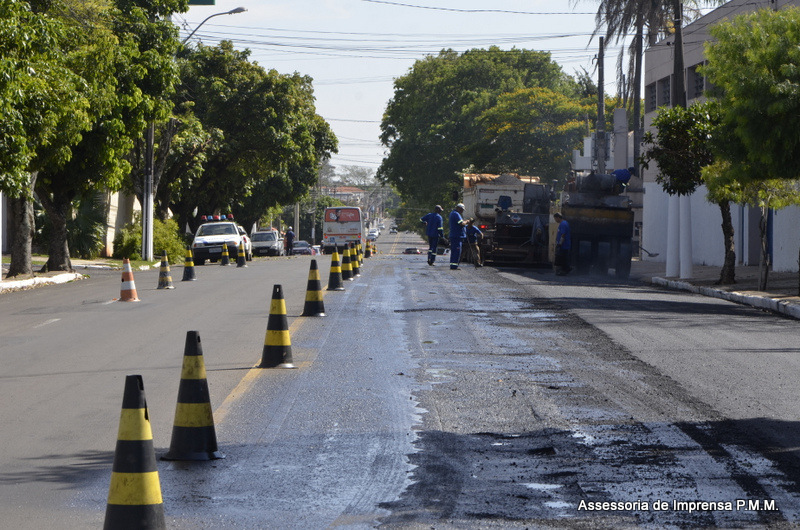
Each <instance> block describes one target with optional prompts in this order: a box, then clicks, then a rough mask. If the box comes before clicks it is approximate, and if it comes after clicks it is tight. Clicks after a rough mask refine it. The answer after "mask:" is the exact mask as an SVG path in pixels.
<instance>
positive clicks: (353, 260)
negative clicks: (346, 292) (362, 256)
mask: <svg viewBox="0 0 800 530" xmlns="http://www.w3.org/2000/svg"><path fill="white" fill-rule="evenodd" d="M350 268H351V269H353V277H356V276H361V266H360V265H359V263H358V251H357V250H356V245H355V244H353V243H351V246H350Z"/></svg>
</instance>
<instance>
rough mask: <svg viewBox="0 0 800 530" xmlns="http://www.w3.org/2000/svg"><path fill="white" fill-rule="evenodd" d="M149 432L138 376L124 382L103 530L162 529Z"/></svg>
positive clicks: (147, 415) (151, 438)
mask: <svg viewBox="0 0 800 530" xmlns="http://www.w3.org/2000/svg"><path fill="white" fill-rule="evenodd" d="M166 527H167V524H166V521H165V519H164V505H163V499H162V497H161V483H160V482H159V480H158V468H157V467H156V453H155V449H154V448H153V431H152V428H151V427H150V415H149V414H148V412H147V401H146V400H145V397H144V383H143V382H142V376H141V375H129V376H127V377H126V378H125V393H124V394H123V397H122V413H121V414H120V418H119V431H118V434H117V447H116V450H115V451H114V464H113V467H112V469H111V485H110V486H109V488H108V504H107V505H106V519H105V524H104V525H103V528H105V529H106V530H118V529H120V528H130V529H134V528H166Z"/></svg>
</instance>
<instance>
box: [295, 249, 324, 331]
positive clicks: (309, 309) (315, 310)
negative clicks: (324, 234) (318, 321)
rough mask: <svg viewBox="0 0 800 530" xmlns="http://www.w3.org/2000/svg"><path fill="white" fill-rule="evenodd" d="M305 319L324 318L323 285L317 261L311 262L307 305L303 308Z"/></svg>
mask: <svg viewBox="0 0 800 530" xmlns="http://www.w3.org/2000/svg"><path fill="white" fill-rule="evenodd" d="M300 316H303V317H324V316H325V304H324V303H323V301H322V283H321V282H320V278H319V269H318V268H317V260H315V259H312V260H311V269H310V270H309V271H308V286H307V287H306V303H305V305H304V306H303V313H302V315H300Z"/></svg>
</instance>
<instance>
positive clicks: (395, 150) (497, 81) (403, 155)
mask: <svg viewBox="0 0 800 530" xmlns="http://www.w3.org/2000/svg"><path fill="white" fill-rule="evenodd" d="M535 87H541V88H548V89H550V90H553V91H557V92H560V93H561V94H564V95H565V96H567V97H572V98H575V99H580V97H581V96H583V93H582V92H581V90H582V88H583V89H585V86H584V87H582V86H580V85H579V84H578V83H576V82H575V81H574V80H573V79H571V78H570V77H569V76H567V75H565V74H564V73H563V72H562V71H561V69H560V67H559V66H558V65H557V64H556V63H554V62H553V61H552V60H551V58H550V54H549V53H545V52H537V51H529V50H516V49H515V50H510V51H503V50H500V49H499V48H496V47H492V48H490V49H488V50H469V51H467V52H465V53H463V54H458V53H456V52H455V51H453V50H444V51H442V52H440V53H439V54H438V55H436V56H429V57H426V58H425V59H422V60H419V61H417V62H416V63H415V64H414V66H413V67H412V69H411V70H410V72H409V73H408V74H406V75H405V76H403V77H400V78H398V79H397V80H396V81H395V91H394V97H393V99H392V100H391V101H390V102H389V104H388V106H387V108H386V112H385V113H384V118H383V122H382V124H381V130H382V134H381V141H382V142H383V144H384V145H386V146H387V147H389V148H390V151H389V154H388V156H387V157H386V158H385V159H384V160H383V163H382V164H381V167H380V168H379V170H378V178H379V180H381V181H383V182H387V183H390V184H392V185H393V186H394V187H395V188H396V189H397V191H398V192H399V193H400V195H401V196H402V197H403V198H404V199H405V200H406V201H409V203H410V204H414V203H418V204H425V205H427V206H426V207H428V208H429V207H430V204H435V203H436V202H441V203H450V202H452V201H453V200H455V199H457V196H454V194H457V192H458V190H459V189H460V188H461V185H462V183H461V181H460V177H459V172H460V171H462V170H463V169H464V168H466V167H468V166H470V165H472V164H475V165H476V166H479V165H480V164H477V163H475V162H476V161H475V158H476V157H478V156H485V155H483V152H482V151H481V150H477V149H475V146H476V145H479V144H481V143H482V142H485V138H486V130H485V127H484V126H483V125H482V123H481V119H480V118H481V116H483V115H484V113H485V112H487V111H488V110H489V109H491V108H492V107H494V106H495V105H496V104H497V102H498V99H499V98H500V96H501V95H502V94H510V93H514V92H516V91H519V90H522V89H526V88H535ZM507 163H509V164H510V162H507ZM510 165H521V164H516V163H514V164H510ZM479 169H481V168H480V167H479Z"/></svg>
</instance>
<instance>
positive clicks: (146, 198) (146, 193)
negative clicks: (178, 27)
mask: <svg viewBox="0 0 800 530" xmlns="http://www.w3.org/2000/svg"><path fill="white" fill-rule="evenodd" d="M245 11H247V9H245V8H243V7H237V8H235V9H231V10H230V11H225V12H224V13H214V14H213V15H210V16H208V17H206V19H205V20H203V21H202V22H201V23H200V24H198V25H197V26H196V27H195V28H194V29H193V30H192V32H191V33H189V35H188V36H187V37H186V38H185V39H183V40H182V41H181V45H183V44H186V41H188V40H189V39H190V38H191V37H192V35H194V34H195V32H196V31H197V30H198V29H200V26H202V25H203V24H205V23H206V22H207V21H208V20H209V19H211V18H214V17H218V16H220V15H235V14H237V13H244V12H245ZM155 128H156V125H155V123H154V122H153V121H152V120H151V121H150V123H149V124H148V125H147V131H146V132H145V144H146V145H145V148H144V183H143V186H142V189H143V193H142V195H143V201H142V202H143V204H142V259H143V260H145V261H153V259H154V256H153V203H154V196H153V195H154V191H155V190H154V189H153V188H154V182H153V179H154V171H155V170H154V167H153V166H154V160H153V158H154V155H153V151H154V146H155Z"/></svg>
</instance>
